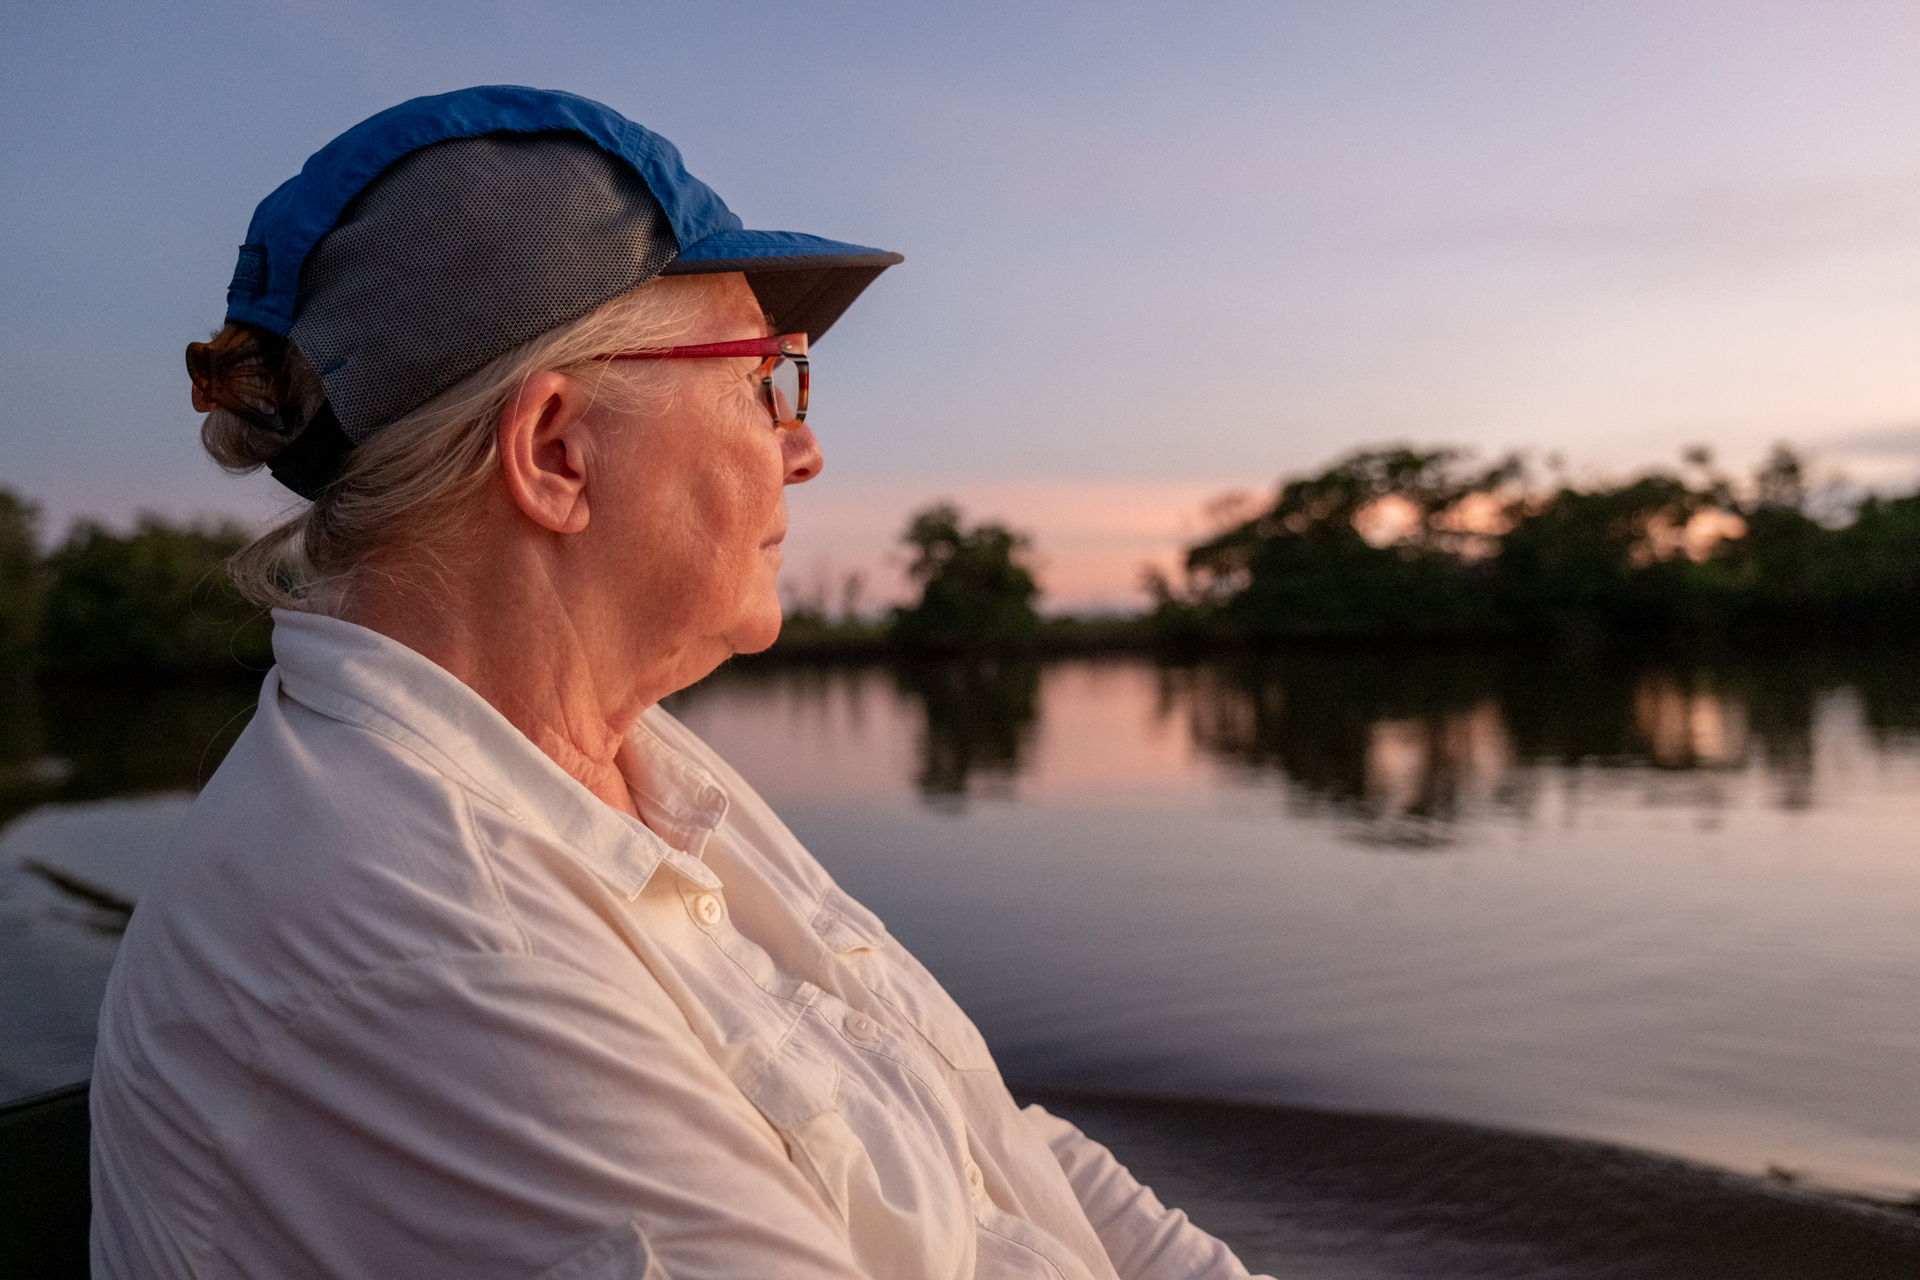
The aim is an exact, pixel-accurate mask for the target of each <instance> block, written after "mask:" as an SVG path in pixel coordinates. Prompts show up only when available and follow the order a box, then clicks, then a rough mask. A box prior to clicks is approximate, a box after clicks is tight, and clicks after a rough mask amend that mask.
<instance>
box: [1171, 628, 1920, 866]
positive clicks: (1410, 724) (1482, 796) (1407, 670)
mask: <svg viewBox="0 0 1920 1280" xmlns="http://www.w3.org/2000/svg"><path fill="white" fill-rule="evenodd" d="M1916 670H1917V667H1916V664H1915V663H1914V662H1913V661H1912V660H1911V658H1910V657H1909V656H1908V654H1907V653H1906V652H1905V650H1904V647H1903V648H1901V649H1900V650H1897V651H1895V650H1877V651H1859V652H1850V653H1844V654H1832V653H1819V652H1806V651H1801V652H1786V653H1777V654H1767V655H1754V654H1744V655H1724V654H1723V655H1695V656H1691V657H1674V656H1647V655H1640V656H1637V657H1635V656H1627V655H1619V654H1604V653H1600V654H1596V653H1592V652H1577V651H1560V652H1553V651H1517V650H1502V651H1495V652H1463V651H1454V652H1445V651H1427V652H1417V653H1404V652H1389V651H1361V652H1347V653H1336V652H1329V651H1298V652H1292V653H1285V654H1276V655H1271V656H1267V657H1263V658H1259V659H1249V660H1243V661H1238V662H1231V663H1213V664H1204V665H1197V666H1187V667H1167V668H1164V669H1163V670H1162V671H1161V674H1160V695H1159V712H1160V715H1161V716H1162V718H1168V717H1182V718H1184V719H1185V720H1186V722H1187V726H1188V729H1189V732H1190V733H1191V734H1192V737H1193V740H1194V742H1195V743H1196V744H1197V745H1199V746H1200V747H1201V748H1202V749H1203V750H1205V751H1207V752H1209V753H1210V754H1212V755H1214V756H1216V757H1218V758H1220V759H1223V760H1225V761H1227V762H1230V763H1231V764H1233V765H1235V766H1238V767H1241V768H1244V769H1249V770H1255V771H1271V772H1275V773H1278V774H1279V775H1280V776H1281V777H1283V778H1284V779H1285V781H1286V782H1287V784H1288V787H1289V792H1290V795H1291V798H1292V801H1293V803H1294V804H1295V805H1297V806H1299V807H1301V808H1303V809H1305V810H1306V811H1308V812H1322V813H1326V814H1329V815H1331V816H1334V817H1337V818H1342V819H1345V820H1346V821H1347V822H1348V823H1349V824H1350V825H1349V834H1350V835H1352V836H1353V838H1355V839H1358V840H1361V841H1364V842H1366V843H1370V844H1383V845H1390V846H1396V847H1401V848H1410V849H1419V848H1430V847H1437V846H1442V845H1445V844H1447V843H1449V842H1450V841H1451V840H1452V838H1453V835H1454V832H1455V830H1456V827H1457V824H1458V822H1459V821H1460V820H1461V819H1462V818H1463V817H1466V816H1468V814H1469V813H1470V812H1471V813H1489V812H1493V813H1497V812H1503V811H1504V812H1508V813H1514V814H1522V815H1524V814H1528V813H1531V812H1533V811H1534V810H1535V809H1536V807H1537V805H1538V804H1539V802H1540V793H1541V787H1542V785H1543V782H1544V780H1545V778H1546V776H1547V772H1548V770H1543V769H1542V768H1541V767H1540V766H1549V767H1552V769H1553V771H1555V772H1558V773H1560V775H1561V776H1562V777H1566V778H1569V779H1570V780H1571V781H1570V785H1575V786H1578V785H1596V786H1605V785H1635V786H1640V787H1642V788H1643V789H1644V790H1645V792H1646V795H1645V799H1646V802H1647V803H1649V804H1656V805H1657V804H1666V803H1685V804H1687V805H1689V806H1691V807H1694V808H1696V809H1698V810H1702V811H1706V812H1709V813H1711V812H1712V811H1714V810H1718V809H1722V808H1725V807H1726V805H1727V804H1728V802H1729V800H1728V788H1729V787H1730V786H1732V785H1733V783H1734V782H1735V781H1736V780H1737V778H1738V777H1739V776H1741V775H1743V774H1744V773H1745V772H1746V771H1747V770H1748V768H1749V767H1750V766H1754V765H1758V766H1759V767H1760V769H1761V770H1762V772H1763V775H1764V777H1765V778H1766V780H1767V783H1768V785H1769V786H1770V788H1771V790H1772V793H1773V795H1772V799H1773V802H1774V803H1775V804H1776V805H1778V806H1780V807H1784V808H1804V807H1806V806H1807V805H1809V804H1811V803H1812V802H1813V800H1814V796H1813V777H1814V770H1813V743H1814V725H1815V719H1816V716H1817V715H1818V714H1819V710H1820V708H1821V706H1822V705H1823V703H1826V702H1828V701H1829V700H1831V699H1832V698H1833V697H1834V696H1836V695H1839V696H1842V697H1846V698H1851V699H1853V700H1856V701H1857V702H1858V704H1859V712H1860V715H1861V718H1862V720H1863V721H1864V723H1865V724H1866V726H1867V727H1868V729H1869V730H1870V732H1871V733H1872V734H1873V735H1874V738H1875V741H1876V743H1877V744H1878V745H1880V746H1881V747H1882V748H1885V747H1886V746H1889V745H1892V743H1893V741H1894V740H1896V739H1901V738H1911V737H1912V736H1913V735H1915V734H1916V733H1920V675H1916Z"/></svg>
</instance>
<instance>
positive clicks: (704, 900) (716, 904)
mask: <svg viewBox="0 0 1920 1280" xmlns="http://www.w3.org/2000/svg"><path fill="white" fill-rule="evenodd" d="M723 914H724V913H723V912H722V911H721V910H720V899H719V898H717V897H715V896H714V895H713V894H711V893H703V894H701V895H700V896H699V897H697V898H695V899H694V900H693V915H694V919H696V920H698V921H699V922H700V923H701V924H719V923H720V917H721V915H723Z"/></svg>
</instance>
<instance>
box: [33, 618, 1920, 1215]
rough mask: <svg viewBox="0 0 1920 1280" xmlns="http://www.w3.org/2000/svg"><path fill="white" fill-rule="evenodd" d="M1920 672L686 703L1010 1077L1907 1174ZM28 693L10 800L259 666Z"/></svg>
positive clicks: (1511, 669)
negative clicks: (177, 685)
mask: <svg viewBox="0 0 1920 1280" xmlns="http://www.w3.org/2000/svg"><path fill="white" fill-rule="evenodd" d="M1916 669H1920V668H1916V667H1915V665H1914V664H1913V663H1912V662H1911V661H1910V660H1909V658H1908V656H1907V655H1905V654H1890V653H1885V652H1881V653H1876V654H1873V655H1868V656H1862V657H1854V658H1850V659H1845V660H1842V659H1819V660H1816V659H1812V658H1806V657H1792V658H1786V657H1783V658H1781V659H1779V660H1777V661H1764V662H1751V661H1749V662H1731V661H1720V662H1708V661H1702V662H1693V663H1674V662H1657V661H1626V660H1620V661H1610V660H1606V659H1602V658H1595V657H1587V658H1584V659H1578V660H1575V659H1549V658H1542V657H1537V656H1533V655H1525V654H1519V655H1514V654H1508V655H1493V656H1486V655H1482V656H1452V657H1443V656H1427V657H1418V656H1416V657H1408V656H1405V655H1368V654H1364V653H1362V654H1346V655H1336V654H1318V655H1306V656H1294V657H1289V658H1283V659H1274V660H1270V661H1265V662H1260V663H1246V664H1239V665H1233V664H1224V665H1202V666H1193V667H1162V666H1156V665H1154V664H1152V663H1149V662H1146V661H1144V660H1137V661H1136V660H1126V661H1101V662H1068V663H1061V664H1054V665H1047V666H1034V665H1022V664H1003V665H997V666H996V665H991V664H989V665H975V666H971V667H969V666H964V665H954V666H944V667H943V666H932V667H917V668H900V669H889V668H881V667H868V668H842V669H794V668H785V669H774V668H764V667H761V668H752V667H745V666H741V667H736V668H733V669H730V670H727V671H724V672H722V673H720V674H719V675H717V676H716V677H714V678H713V679H711V680H709V681H708V682H706V683H704V684H702V685H700V686H698V687H696V688H695V689H692V690H689V691H688V692H686V693H684V694H682V695H679V696H678V697H676V698H675V699H674V700H673V702H672V703H671V706H672V709H673V710H674V711H675V713H676V714H678V715H680V716H681V717H682V718H683V719H685V720H686V721H687V722H688V723H689V724H691V725H692V726H693V727H694V728H695V729H696V730H698V731H699V732H700V733H702V734H703V735H705V736H706V737H707V738H708V739H709V740H710V741H711V742H713V744H714V745H715V746H716V747H717V748H718V749H719V750H720V751H721V753H722V754H723V755H725V756H726V757H727V758H728V759H729V760H731V761H733V762H734V763H735V765H736V766H737V767H739V769H740V770H741V771H742V772H743V773H744V774H745V775H746V776H747V777H748V778H749V779H750V780H751V781H752V782H753V783H754V784H755V785H756V786H758V787H759V788H761V790H762V791H764V792H765V793H766V795H767V796H768V798H769V799H770V800H771V801H772V802H773V804H774V806H775V807H776V808H777V809H778V810H779V811H780V812H781V813H782V814H783V816H785V817H786V818H787V820H788V822H789V823H790V824H791V825H792V826H793V828H794V829H795V831H796V832H798V833H799V835H800V836H801V838H802V839H804V840H805V841H806V842H807V843H808V844H809V846H810V847H811V848H812V849H813V850H814V851H815V852H816V853H817V854H818V855H819V857H820V858H821V860H822V861H823V862H825V863H826V865H827V866H828V867H829V869H830V870H831V871H832V872H833V873H834V875H835V876H836V877H837V878H838V879H839V880H840V881H841V882H842V883H843V884H844V885H846V886H847V887H848V888H849V889H850V890H851V891H852V892H854V893H855V894H856V895H858V896H859V897H861V898H862V899H864V900H865V901H867V902H868V903H869V904H870V905H871V906H873V907H874V908H875V910H877V911H878V912H879V913H880V914H881V915H882V917H884V918H885V919H886V920H887V922H888V924H889V926H890V927H891V928H892V929H893V930H894V932H895V933H896V934H897V935H899V936H900V937H901V938H902V939H903V940H904V941H905V942H906V943H907V945H908V946H910V947H911V948H913V949H914V950H915V951H916V952H917V953H918V954H919V955H920V957H921V958H922V959H923V960H924V961H925V962H926V963H927V964H928V966H929V967H930V968H932V969H933V970H934V972H935V973H937V974H938V975H939V976H940V977H941V978H942V979H943V980H944V981H945V982H946V983H947V984H948V986H949V987H950V988H951V989H952V990H953V992H954V994H955V995H956V996H957V997H958V998H959V999H960V1001H961V1002H962V1003H963V1004H964V1005H965V1006H966V1007H967V1008H968V1009H969V1011H970V1012H972V1013H973V1015H974V1017H975V1018H976V1020H977V1021H978V1022H979V1023H980V1025H981V1027H982V1029H983V1030H984V1031H985V1033H986V1035H987V1037H988V1039H989V1041H990V1042H991V1043H992V1044H993V1045H994V1047H995V1051H996V1053H997V1055H998V1057H999V1059H1000V1061H1001V1063H1002V1065H1003V1067H1004V1069H1005V1070H1006V1073H1007V1075H1008V1076H1009V1078H1010V1079H1011V1080H1013V1081H1015V1082H1016V1085H1017V1087H1021V1088H1026V1089H1034V1090H1045V1089H1060V1088H1069V1089H1073V1090H1080V1091H1085V1090H1111V1091H1118V1092H1128V1093H1157V1094H1164V1095H1169V1096H1186V1097H1204V1098H1214V1099H1233V1100H1244V1101H1255V1102H1266V1103H1284V1104H1296V1105H1308V1106H1322V1107H1334V1108H1345V1109H1357V1110H1371V1111H1385V1112H1398V1113H1410V1114H1416V1115H1429V1116H1441V1117H1449V1118H1454V1119H1463V1120H1470V1121H1479V1122H1485V1123H1491V1124H1496V1125H1501V1126H1510V1127H1514V1128H1520V1129H1529V1130H1537V1131H1544V1132H1550V1133H1562V1134H1572V1135H1584V1136H1590V1137H1599V1138H1605V1139H1611V1140H1617V1141H1622V1142H1626V1143H1629V1144H1632V1145H1635V1146H1639V1147H1644V1148H1649V1149H1652V1150H1655V1151H1661V1152H1669V1153H1674V1154H1679V1155H1685V1156H1690V1157H1694V1158H1698V1159H1703V1160H1706V1161H1709V1162H1712V1163H1716V1164H1720V1165H1723V1166H1727V1167H1730V1168H1734V1169H1739V1170H1747V1171H1753V1172H1760V1171H1765V1170H1767V1169H1770V1168H1771V1169H1774V1170H1778V1171H1783V1172H1786V1173H1789V1174H1791V1175H1793V1176H1795V1177H1797V1178H1800V1179H1802V1180H1805V1181H1810V1182H1813V1183H1816V1184H1826V1185H1833V1186H1839V1187H1845V1188H1853V1189H1859V1190H1867V1191H1871V1192H1874V1193H1878V1194H1883V1195H1893V1196H1906V1195H1910V1194H1913V1193H1915V1192H1916V1191H1920V1070H1917V1064H1920V1055H1917V1054H1916V1050H1917V1049H1920V842H1916V838H1915V833H1916V832H1920V821H1917V820H1920V681H1917V680H1916V679H1915V677H1914V676H1913V674H1912V672H1914V671H1915V670H1916ZM7 696H9V697H12V699H13V700H12V701H11V702H7V703H6V705H5V706H4V707H3V708H0V711H4V712H5V714H4V716H0V807H3V808H4V814H5V815H15V814H21V813H26V812H27V811H28V810H30V809H32V807H33V806H34V805H36V804H42V803H44V802H48V801H52V802H57V803H72V802H85V801H96V800H98V799H99V798H100V797H107V796H125V795H128V794H133V793H167V792H179V791H191V790H192V789H193V788H194V787H195V786H196V785H198V783H199V782H200V781H201V780H203V779H204V777H205V776H206V772H207V771H208V770H210V768H211V767H212V764H213V762H214V761H216V760H217V758H218V756H219V754H220V752H221V751H222V750H224V746H225V744H226V743H227V742H228V741H230V740H231V737H232V735H233V733H234V732H236V731H237V728H238V726H239V723H240V722H241V721H240V719H236V716H239V717H241V718H242V719H243V718H244V712H245V708H246V706H247V704H248V702H249V701H250V699H251V696H252V694H251V691H249V690H245V689H239V690H235V689H226V688H215V689H207V690H198V691H192V690H188V691H161V692H158V693H155V692H151V691H129V690H121V691H117V692H116V691H111V690H108V691H101V690H93V691H69V692H66V693H52V694H49V693H45V692H43V693H40V694H37V695H31V696H29V695H26V694H14V695H7ZM210 744H211V745H210ZM89 813H91V814H93V817H92V818H87V815H88V814H89ZM177 813H178V806H177V804H176V803H173V802H169V801H167V800H165V799H161V800H157V801H149V802H147V803H146V805H145V807H144V808H143V807H140V806H135V807H133V808H125V807H123V808H121V809H118V810H114V811H113V812H112V814H110V815H109V816H110V817H111V818H112V821H114V822H119V823H122V824H123V826H124V824H125V823H126V822H136V823H137V822H139V821H145V822H147V823H148V824H149V825H150V826H151V827H152V828H153V832H154V836H153V839H152V840H148V839H146V838H142V840H140V841H136V842H135V843H136V844H138V845H140V846H142V847H144V846H145V845H146V844H149V843H155V842H157V839H158V838H159V837H161V836H163V835H164V827H165V825H166V824H167V823H170V822H171V821H174V820H176V819H177ZM141 815H145V816H144V817H142V816H141ZM69 818H71V819H72V820H74V821H80V820H81V819H83V818H84V819H87V820H89V821H100V820H103V819H101V818H100V811H91V810H84V809H81V810H73V811H70V812H69V811H65V810H60V809H45V808H43V809H41V810H40V811H39V812H37V813H34V814H32V815H31V816H29V817H28V818H26V819H25V820H24V821H21V822H16V823H15V824H14V826H13V827H12V828H10V829H9V831H8V832H7V833H4V834H0V864H6V865H0V1020H4V1021H6V1022H7V1024H8V1026H9V1033H8V1035H7V1036H6V1037H5V1044H4V1045H0V1091H4V1092H7V1093H11V1094H20V1093H26V1092H31V1091H33V1090H34V1089H37V1088H44V1087H48V1086H49V1085H52V1084H58V1083H61V1082H63V1081H64V1080H65V1079H71V1078H78V1077H79V1076H82V1075H84V1074H85V1070H86V1068H85V1064H86V1062H87V1060H88V1057H89V1055H90V1044H91V1041H90V1034H91V1032H90V1028H91V1020H92V1016H93V1009H94V1005H95V1004H97V1000H98V990H99V986H100V983H101V982H103V981H104V974H105V969H106V966H107V964H108V963H110V961H111V956H112V949H113V945H114V936H113V929H114V923H115V921H114V918H113V916H112V913H111V912H103V911H102V910H101V909H100V908H99V907H98V906H96V905H91V904H88V903H85V902H82V901H76V900H74V899H72V897H71V896H70V895H66V894H63V893H61V892H60V891H59V890H57V889H56V888H54V887H52V886H51V885H49V884H47V883H45V882H44V880H43V879H42V878H41V877H37V876H35V875H32V874H30V873H28V872H25V871H23V870H21V869H20V867H19V866H18V865H17V863H18V858H19V854H20V851H21V850H22V849H25V848H27V847H28V845H29V844H31V843H32V841H33V840H40V839H44V838H45V837H46V833H48V832H57V831H59V830H66V829H71V830H79V829H80V828H78V827H71V828H64V827H62V826H61V825H60V824H61V823H62V822H66V821H67V820H68V819H69ZM36 823H37V824H39V825H38V826H35V825H34V824H36ZM36 832H38V833H39V834H36ZM35 847H38V846H35ZM9 850H11V851H12V852H11V854H9V852H8V851H9Z"/></svg>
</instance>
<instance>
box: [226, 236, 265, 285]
mask: <svg viewBox="0 0 1920 1280" xmlns="http://www.w3.org/2000/svg"><path fill="white" fill-rule="evenodd" d="M266 291H267V246H265V245H263V244H243V245H241V246H240V260H239V261H238V262H236V263H235V264H234V266H233V282H232V283H231V284H229V285H228V286H227V293H228V295H229V296H232V295H234V294H238V295H239V296H241V297H243V298H257V297H259V296H260V295H261V294H263V293H265V292H266Z"/></svg>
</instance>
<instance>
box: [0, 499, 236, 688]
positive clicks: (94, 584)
mask: <svg viewBox="0 0 1920 1280" xmlns="http://www.w3.org/2000/svg"><path fill="white" fill-rule="evenodd" d="M38 523H39V512H38V510H37V509H36V508H35V507H34V505H33V504H32V503H29V502H26V501H24V500H22V499H21V498H20V497H19V496H18V495H17V494H14V493H12V492H10V491H8V490H5V489H0V675H4V676H11V677H15V678H18V677H22V676H30V675H35V674H51V675H62V674H74V675H78V674H89V675H98V674H103V673H120V674H126V675H131V676H152V675H161V676H185V675H201V674H209V673H218V672H223V671H235V670H242V669H249V668H250V669H252V670H255V671H264V670H265V669H266V668H267V667H268V666H269V665H271V664H272V661H273V655H272V646H271V641H270V634H271V631H270V624H269V622H268V620H267V618H266V617H265V615H264V614H262V613H261V612H260V610H259V609H258V608H256V607H255V606H254V605H252V604H249V603H248V602H247V601H246V600H244V599H242V598H241V596H240V593H239V592H238V591H236V590H234V588H233V584H232V583H231V582H230V581H229V580H228V578H227V574H226V567H225V562H226V558H227V557H228V556H230V555H232V554H233V553H234V552H235V551H238V550H239V549H240V548H241V547H243V546H245V545H246V543H247V542H248V540H249V535H248V533H247V531H246V530H245V529H244V528H242V527H241V526H239V525H237V524H233V523H212V524H209V523H199V524H188V525H176V524H171V523H169V522H167V521H165V520H163V519H161V518H160V517H158V516H153V515H143V516H141V517H140V518H139V519H138V521H137V522H136V524H135V526H134V529H133V532H132V533H130V534H116V533H114V532H113V531H111V530H110V529H108V528H106V527H105V526H104V525H101V524H99V523H97V522H95V521H91V520H81V521H77V522H75V524H74V525H73V527H72V528H71V529H70V530H69V531H68V533H67V536H66V537H65V539H64V540H62V541H61V542H60V544H59V545H58V546H56V547H54V548H53V549H52V550H51V551H49V552H47V553H45V554H42V553H41V552H40V550H39V539H38Z"/></svg>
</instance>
